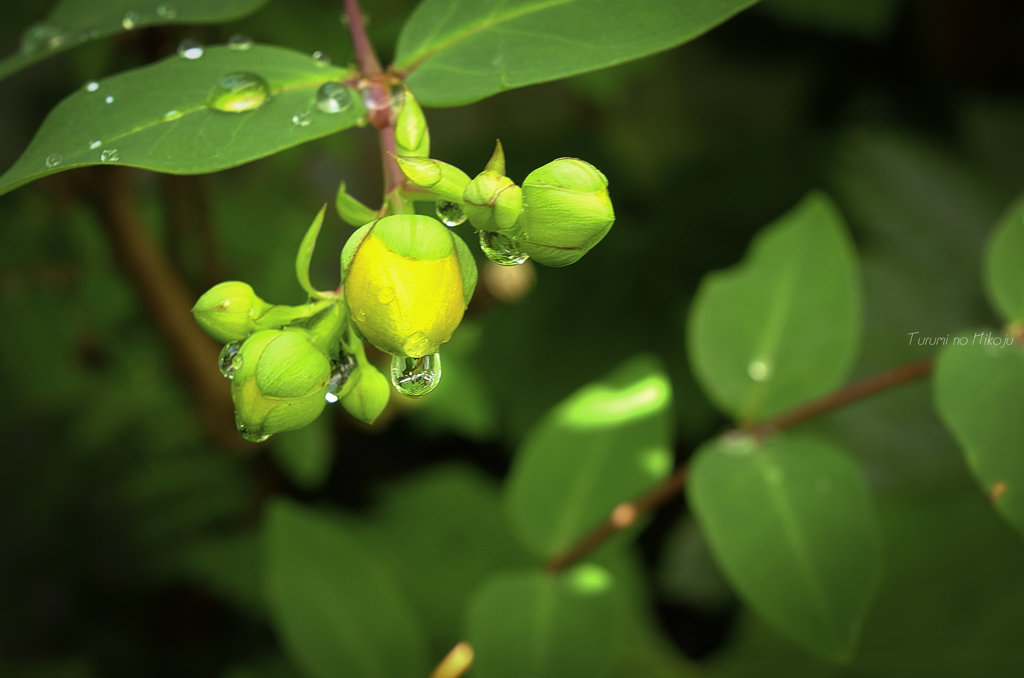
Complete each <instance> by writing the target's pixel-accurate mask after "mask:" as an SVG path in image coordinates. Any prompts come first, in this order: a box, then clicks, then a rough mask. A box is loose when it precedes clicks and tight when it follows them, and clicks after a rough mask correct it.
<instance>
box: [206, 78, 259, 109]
mask: <svg viewBox="0 0 1024 678" xmlns="http://www.w3.org/2000/svg"><path fill="white" fill-rule="evenodd" d="M269 98H270V85H269V84H267V81H266V80H264V79H263V78H261V77H260V76H258V75H256V74H255V73H229V74H227V75H225V76H224V77H223V78H221V79H220V80H218V81H217V84H216V85H214V86H213V89H212V90H210V96H209V97H207V99H206V104H207V105H208V106H209V107H210V108H215V109H217V110H218V111H227V112H229V113H242V112H244V111H251V110H253V109H254V108H259V107H260V106H262V105H263V103H264V102H266V100H267V99H269Z"/></svg>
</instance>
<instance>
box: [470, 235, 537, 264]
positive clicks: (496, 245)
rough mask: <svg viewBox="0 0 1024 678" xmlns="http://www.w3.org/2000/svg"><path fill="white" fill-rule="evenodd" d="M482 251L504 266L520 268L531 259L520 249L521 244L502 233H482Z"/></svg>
mask: <svg viewBox="0 0 1024 678" xmlns="http://www.w3.org/2000/svg"><path fill="white" fill-rule="evenodd" d="M480 249H481V250H483V252H484V254H486V255H487V258H488V259H490V260H491V261H493V262H494V263H496V264H500V265H502V266H518V265H519V264H521V263H523V262H524V261H526V260H527V259H529V258H530V255H528V254H527V253H526V252H524V251H522V250H521V249H519V243H518V242H516V241H515V240H514V239H513V238H510V237H508V236H507V235H503V234H501V233H491V232H489V231H480Z"/></svg>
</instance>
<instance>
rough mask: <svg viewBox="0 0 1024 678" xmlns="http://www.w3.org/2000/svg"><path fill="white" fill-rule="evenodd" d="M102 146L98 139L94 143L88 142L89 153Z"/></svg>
mask: <svg viewBox="0 0 1024 678" xmlns="http://www.w3.org/2000/svg"><path fill="white" fill-rule="evenodd" d="M102 145H103V142H102V141H100V140H99V139H97V140H96V141H90V142H89V150H90V151H95V150H96V149H97V148H99V147H100V146H102Z"/></svg>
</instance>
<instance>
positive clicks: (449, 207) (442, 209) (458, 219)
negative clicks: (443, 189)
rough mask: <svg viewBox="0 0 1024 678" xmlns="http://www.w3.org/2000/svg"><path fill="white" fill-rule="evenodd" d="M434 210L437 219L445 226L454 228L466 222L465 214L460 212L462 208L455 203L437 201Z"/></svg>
mask: <svg viewBox="0 0 1024 678" xmlns="http://www.w3.org/2000/svg"><path fill="white" fill-rule="evenodd" d="M435 210H436V211H437V218H438V219H440V220H441V223H442V224H444V225H445V226H449V227H452V228H454V227H455V226H458V225H459V224H461V223H462V222H464V221H465V220H466V213H465V212H463V211H462V206H461V205H459V203H457V202H451V201H450V200H438V201H437V205H436V206H435Z"/></svg>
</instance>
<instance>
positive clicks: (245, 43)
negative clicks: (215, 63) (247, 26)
mask: <svg viewBox="0 0 1024 678" xmlns="http://www.w3.org/2000/svg"><path fill="white" fill-rule="evenodd" d="M254 44H255V43H254V42H253V39H252V38H250V37H249V36H248V35H242V34H241V33H235V34H234V35H232V36H231V37H230V38H228V42H227V45H228V49H233V50H237V51H239V52H244V51H245V50H247V49H249V48H250V47H252V46H253V45H254Z"/></svg>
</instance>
